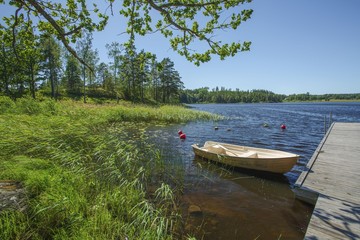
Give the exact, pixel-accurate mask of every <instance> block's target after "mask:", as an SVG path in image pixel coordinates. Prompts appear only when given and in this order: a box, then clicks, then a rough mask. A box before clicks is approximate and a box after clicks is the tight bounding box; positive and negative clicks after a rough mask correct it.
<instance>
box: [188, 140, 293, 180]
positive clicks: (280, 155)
mask: <svg viewBox="0 0 360 240" xmlns="http://www.w3.org/2000/svg"><path fill="white" fill-rule="evenodd" d="M217 145H219V146H221V147H222V148H223V149H225V151H223V152H219V151H218V152H216V151H212V149H210V150H209V148H208V147H209V146H217ZM192 147H193V151H194V153H195V155H196V156H200V157H202V158H206V159H208V160H211V161H215V162H218V163H221V164H225V165H229V166H232V167H238V168H244V169H252V170H258V171H266V172H272V173H279V174H283V173H286V172H289V171H290V170H291V169H292V168H293V166H294V165H295V164H296V163H297V160H298V159H299V155H296V154H292V153H287V152H283V151H278V150H270V149H261V148H251V147H242V146H237V145H231V144H225V143H217V142H207V143H205V145H204V147H199V146H198V145H196V144H194V145H192ZM250 151H251V152H255V153H257V154H256V156H254V154H253V155H251V154H250V153H249V152H250ZM246 153H247V155H248V156H245V155H246ZM241 155H242V156H241Z"/></svg>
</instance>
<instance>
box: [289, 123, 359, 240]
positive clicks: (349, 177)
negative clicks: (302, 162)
mask: <svg viewBox="0 0 360 240" xmlns="http://www.w3.org/2000/svg"><path fill="white" fill-rule="evenodd" d="M295 192H296V195H297V197H298V198H299V199H302V200H304V201H307V202H309V203H311V204H313V205H315V208H314V211H313V214H312V216H311V219H310V223H309V225H308V228H307V231H306V235H305V238H304V239H308V240H315V239H360V123H333V124H332V125H331V127H330V128H329V130H328V131H327V134H326V135H325V136H324V138H323V140H322V141H321V143H320V144H319V146H318V148H317V149H316V151H315V153H314V155H313V156H312V158H311V159H310V161H309V163H308V164H307V170H306V171H304V172H302V174H301V175H300V177H299V178H298V180H297V181H296V184H295Z"/></svg>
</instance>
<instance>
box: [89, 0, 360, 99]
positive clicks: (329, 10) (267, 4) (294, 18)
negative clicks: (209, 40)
mask: <svg viewBox="0 0 360 240" xmlns="http://www.w3.org/2000/svg"><path fill="white" fill-rule="evenodd" d="M245 7H246V8H252V9H253V10H254V13H253V15H252V18H251V19H250V20H249V21H247V22H246V23H244V24H243V25H241V26H240V28H239V29H238V31H237V32H235V33H234V32H233V33H232V34H229V33H227V32H224V33H223V35H218V37H219V38H221V39H224V40H228V39H230V40H235V41H238V40H240V41H244V40H248V41H251V42H252V46H251V51H250V52H243V53H239V54H238V55H237V56H235V57H232V58H227V59H226V60H224V61H221V60H219V58H218V57H216V56H214V57H213V59H212V61H211V62H210V63H204V64H202V65H201V66H200V67H197V66H195V65H194V64H192V63H189V62H187V61H186V60H185V59H184V58H182V57H181V56H178V55H177V54H176V53H174V52H172V50H171V49H170V45H169V43H168V41H167V40H166V39H163V38H162V37H160V36H157V35H150V36H147V37H145V38H139V37H138V38H137V48H138V50H140V49H145V50H146V51H151V52H153V53H155V54H156V55H157V56H158V60H161V59H162V58H164V57H170V59H171V60H172V61H173V62H174V63H175V68H176V70H177V71H178V72H179V73H180V76H181V77H182V81H183V82H184V84H185V87H186V88H189V89H194V88H200V87H209V88H210V89H212V88H215V87H216V86H219V87H221V86H222V87H226V88H231V89H236V88H239V89H240V90H251V89H266V90H270V91H273V92H275V93H282V94H293V93H305V92H310V93H311V94H324V93H360V1H359V0H343V1H337V0H302V1H295V0H271V1H269V0H254V1H253V2H252V3H250V4H246V5H245ZM120 25H122V24H119V23H118V22H116V21H112V22H110V24H109V26H108V28H107V30H106V31H105V32H103V33H100V34H96V35H94V37H95V39H94V46H95V47H97V48H98V50H99V52H100V56H101V58H102V60H103V61H109V59H107V57H106V49H105V48H104V47H103V45H104V44H106V43H110V42H112V41H120V42H121V41H122V40H123V39H124V38H125V36H123V35H118V34H119V33H121V32H123V31H124V29H123V28H120ZM110 39H113V40H110Z"/></svg>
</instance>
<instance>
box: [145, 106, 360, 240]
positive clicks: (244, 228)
mask: <svg viewBox="0 0 360 240" xmlns="http://www.w3.org/2000/svg"><path fill="white" fill-rule="evenodd" d="M190 106H191V107H193V108H195V109H197V110H203V111H208V112H212V113H217V114H221V115H223V116H225V117H226V119H225V120H221V121H218V122H213V121H208V122H192V123H188V124H185V125H171V126H166V127H151V128H149V129H148V130H147V135H148V136H150V139H149V140H150V141H151V142H153V143H155V144H156V145H157V146H158V147H159V148H160V149H161V152H162V154H163V156H164V157H165V159H167V160H168V162H170V163H171V164H173V166H174V168H175V167H177V168H179V167H180V169H183V171H182V172H183V173H182V174H181V178H182V179H181V181H183V182H184V194H183V197H182V203H181V206H182V209H183V217H184V229H185V230H186V232H187V233H188V234H191V235H192V236H196V237H197V238H198V239H303V237H304V234H305V231H306V228H307V225H308V222H309V219H310V216H311V213H312V207H311V206H309V205H307V204H305V203H303V202H301V201H299V200H297V199H295V195H294V193H293V191H292V188H293V185H294V183H295V182H296V180H297V178H298V176H299V175H300V173H301V171H302V170H303V169H304V168H305V165H306V163H307V162H308V161H309V159H310V158H311V156H312V154H313V152H314V151H315V149H316V148H317V146H318V144H319V143H320V141H321V139H322V138H323V136H324V128H325V124H324V120H326V126H327V127H328V126H329V120H330V115H331V118H332V120H333V121H338V122H359V121H360V103H290V104H283V103H277V104H203V105H190ZM264 123H267V124H268V126H269V127H264V126H263V125H264ZM281 124H285V125H286V126H287V129H286V130H282V129H280V125H281ZM215 127H218V130H215ZM178 129H182V131H183V132H184V133H186V135H187V138H186V140H185V141H182V140H180V139H179V137H178V135H177V131H178ZM207 140H213V141H219V142H226V143H233V144H238V145H246V146H253V147H261V148H270V149H278V150H283V151H288V152H292V153H296V154H299V155H300V156H301V158H300V160H299V162H298V164H297V165H296V166H295V167H294V168H293V169H292V170H291V171H290V172H289V173H286V174H285V175H283V176H278V177H274V176H273V175H270V176H269V175H261V176H259V175H258V174H256V173H251V172H247V171H239V170H232V169H225V168H224V167H221V166H219V165H216V164H212V163H208V162H206V161H204V160H198V159H195V157H194V153H193V151H192V148H191V145H192V144H194V143H199V144H200V145H203V144H204V142H205V141H207ZM190 206H192V207H194V206H196V207H199V208H200V209H201V212H200V213H197V214H190V213H189V212H188V209H189V207H190Z"/></svg>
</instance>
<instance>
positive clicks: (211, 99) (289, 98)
mask: <svg viewBox="0 0 360 240" xmlns="http://www.w3.org/2000/svg"><path fill="white" fill-rule="evenodd" d="M330 100H339V101H341V100H355V101H359V100H360V93H356V94H323V95H311V94H310V93H304V94H291V95H285V94H276V93H273V92H271V91H268V90H262V89H254V90H248V91H243V90H239V89H235V90H232V89H226V88H224V87H221V88H218V87H216V88H214V89H212V90H209V88H208V87H203V88H198V89H194V90H189V89H185V90H183V91H182V92H181V94H180V102H182V103H260V102H270V103H277V102H299V101H330Z"/></svg>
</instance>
